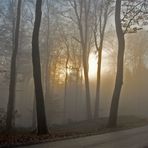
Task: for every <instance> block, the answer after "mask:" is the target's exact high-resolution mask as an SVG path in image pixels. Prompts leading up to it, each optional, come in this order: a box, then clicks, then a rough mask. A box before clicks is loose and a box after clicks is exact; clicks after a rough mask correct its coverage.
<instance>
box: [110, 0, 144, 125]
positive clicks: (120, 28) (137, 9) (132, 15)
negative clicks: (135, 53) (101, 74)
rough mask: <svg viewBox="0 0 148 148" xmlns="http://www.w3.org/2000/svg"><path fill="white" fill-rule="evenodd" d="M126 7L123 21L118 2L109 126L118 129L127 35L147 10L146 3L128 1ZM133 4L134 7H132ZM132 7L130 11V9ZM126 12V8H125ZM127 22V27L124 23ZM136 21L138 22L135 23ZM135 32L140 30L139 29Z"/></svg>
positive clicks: (118, 0) (120, 1)
mask: <svg viewBox="0 0 148 148" xmlns="http://www.w3.org/2000/svg"><path fill="white" fill-rule="evenodd" d="M127 2H128V5H126V3H125V4H124V6H127V7H128V9H126V12H124V11H123V14H124V15H123V18H122V19H121V4H122V0H116V8H115V24H116V33H117V38H118V56H117V74H116V81H115V88H114V91H113V96H112V102H111V108H110V115H109V121H108V126H109V127H116V126H117V116H118V106H119V99H120V93H121V88H122V85H123V70H124V51H125V34H126V33H130V32H129V29H130V28H132V25H133V24H134V23H139V16H141V15H142V14H144V13H145V12H144V11H143V8H144V9H145V5H146V3H145V2H146V1H141V0H139V1H136V2H133V1H130V0H129V1H127ZM131 4H132V5H131ZM129 7H130V9H129ZM124 10H125V8H124ZM125 20H126V22H127V23H126V25H124V22H125ZM135 20H136V21H135ZM135 30H136V31H137V30H139V28H138V27H136V28H135Z"/></svg>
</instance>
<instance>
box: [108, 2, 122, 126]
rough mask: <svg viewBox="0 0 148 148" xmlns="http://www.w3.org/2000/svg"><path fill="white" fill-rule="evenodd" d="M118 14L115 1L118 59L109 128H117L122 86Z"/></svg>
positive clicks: (119, 5) (120, 29) (120, 27)
mask: <svg viewBox="0 0 148 148" xmlns="http://www.w3.org/2000/svg"><path fill="white" fill-rule="evenodd" d="M120 13H121V0H116V11H115V24H116V32H117V37H118V58H117V74H116V82H115V88H114V92H113V96H112V102H111V109H110V115H109V122H108V126H109V127H116V126H117V116H118V106H119V98H120V92H121V88H122V84H123V68H124V67H123V64H124V50H125V39H124V33H123V30H122V25H121V19H120Z"/></svg>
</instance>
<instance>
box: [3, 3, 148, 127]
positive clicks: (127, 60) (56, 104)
mask: <svg viewBox="0 0 148 148" xmlns="http://www.w3.org/2000/svg"><path fill="white" fill-rule="evenodd" d="M7 2H8V1H6V2H5V0H3V3H2V5H3V6H4V8H3V9H2V10H1V11H2V12H6V15H7V18H6V20H5V23H6V24H5V27H4V29H5V30H7V35H5V36H3V34H2V33H1V34H0V36H1V38H2V36H3V40H2V39H1V38H0V109H2V110H4V111H5V112H6V109H7V103H8V93H9V80H10V59H11V54H12V49H11V48H12V43H11V29H12V20H11V19H10V18H11V17H12V18H13V17H14V16H13V15H12V16H11V13H10V12H9V7H10V6H9V2H8V4H7ZM67 7H70V6H67ZM60 10H61V11H65V14H64V13H63V14H62V12H61V14H60ZM66 10H67V9H66V6H65V5H64V4H63V5H62V6H61V3H58V2H54V1H51V4H50V16H49V20H50V23H49V24H48V25H49V26H50V27H49V26H48V27H49V30H48V31H49V32H50V33H49V43H48V44H47V43H46V42H47V34H48V33H47V22H48V20H47V16H46V15H47V10H46V5H43V17H42V23H41V29H40V57H41V69H42V86H43V91H44V97H45V98H44V100H45V109H46V117H47V122H48V126H52V125H55V124H60V125H61V124H65V123H72V122H76V121H82V120H86V118H87V115H86V114H87V113H86V110H87V109H86V90H85V81H84V74H83V66H82V60H81V52H82V51H81V49H80V48H81V47H80V44H79V41H77V39H75V38H74V37H73V36H74V35H75V36H76V37H77V38H78V36H79V35H78V34H79V33H78V31H77V27H76V24H75V23H73V22H71V20H69V19H68V18H69V17H68V14H67V13H66ZM73 13H74V12H73V11H71V12H70V14H69V16H70V15H72V16H73V15H74V14H73ZM64 15H67V17H65V16H64ZM113 18H114V15H113V14H112V15H111V18H110V19H109V20H110V21H108V23H107V29H106V32H105V39H104V46H103V58H102V67H101V70H102V71H101V89H100V100H99V117H108V116H109V111H110V105H111V99H112V95H113V90H114V86H115V77H116V67H117V53H118V45H117V44H118V43H117V37H116V30H115V25H114V19H113ZM3 19H5V18H1V20H0V28H3ZM73 19H75V17H74V18H73ZM33 21H34V5H33V3H31V4H29V3H27V2H24V3H23V6H22V19H21V27H20V28H21V29H20V40H19V50H18V56H17V82H16V96H15V125H16V127H32V126H35V122H36V109H35V93H34V81H33V74H32V73H33V70H32V61H31V37H32V28H33V24H32V22H33ZM4 38H5V39H4ZM8 41H9V42H8ZM125 41H126V47H125V57H124V80H123V87H122V91H121V96H120V103H119V116H120V115H128V116H130V115H134V116H138V117H142V118H148V91H147V88H148V79H147V76H148V62H147V61H148V60H147V59H148V50H147V49H148V30H147V27H146V28H144V29H142V30H139V31H137V32H136V33H129V34H126V35H125ZM47 46H48V47H47ZM67 46H69V49H70V59H69V63H68V69H67V66H66V65H65V64H66V60H67V51H68V50H67ZM48 48H49V49H50V53H49V55H48V51H47V49H48ZM48 56H49V59H50V64H49V66H48V68H46V61H47V58H48ZM89 56H90V58H89V61H88V63H89V69H90V71H89V82H90V94H91V107H92V110H91V112H92V115H93V114H94V107H95V95H96V73H97V52H96V50H95V45H94V43H93V44H91V46H90V53H89ZM45 69H46V70H47V71H46V72H47V73H46V72H45ZM66 70H67V72H66ZM66 73H67V76H66ZM46 77H49V79H46ZM46 81H49V86H48V91H47V92H46ZM46 93H48V95H47V96H48V97H46Z"/></svg>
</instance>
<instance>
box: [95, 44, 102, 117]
mask: <svg viewBox="0 0 148 148" xmlns="http://www.w3.org/2000/svg"><path fill="white" fill-rule="evenodd" d="M101 64H102V47H100V48H99V50H98V67H97V86H96V100H95V112H94V119H97V118H98V117H99V101H100V84H101Z"/></svg>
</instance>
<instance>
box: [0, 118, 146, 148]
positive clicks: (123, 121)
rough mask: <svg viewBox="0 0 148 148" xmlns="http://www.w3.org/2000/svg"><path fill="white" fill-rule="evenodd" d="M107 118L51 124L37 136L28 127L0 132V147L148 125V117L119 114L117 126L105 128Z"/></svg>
mask: <svg viewBox="0 0 148 148" xmlns="http://www.w3.org/2000/svg"><path fill="white" fill-rule="evenodd" d="M106 125H107V118H100V119H98V120H95V121H94V120H93V121H80V122H75V123H74V122H71V123H69V124H65V125H53V126H51V128H50V129H49V134H48V135H42V136H38V135H37V134H36V133H35V132H31V131H28V129H16V130H15V132H13V133H12V134H9V135H8V134H6V133H4V132H3V133H1V134H0V147H3V148H4V147H16V146H23V145H24V146H25V145H31V144H37V143H43V142H52V141H57V140H64V139H72V138H78V137H84V136H90V135H98V134H104V133H108V132H113V131H119V130H126V129H131V128H136V127H141V126H145V125H148V119H144V118H139V117H135V116H121V117H119V119H118V127H117V128H114V129H112V128H107V127H106Z"/></svg>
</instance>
